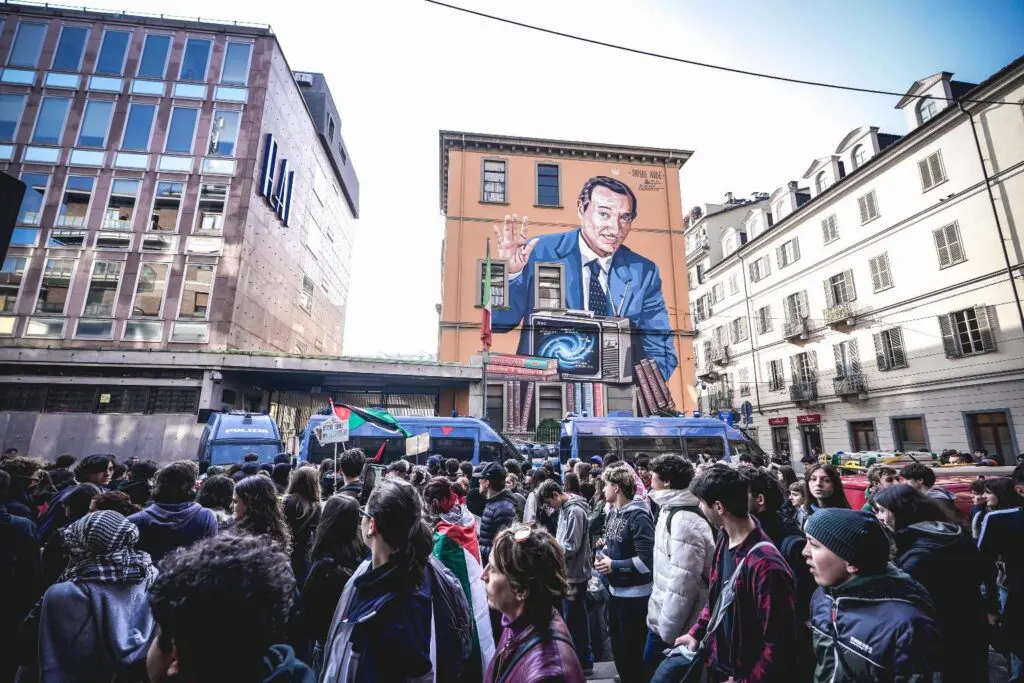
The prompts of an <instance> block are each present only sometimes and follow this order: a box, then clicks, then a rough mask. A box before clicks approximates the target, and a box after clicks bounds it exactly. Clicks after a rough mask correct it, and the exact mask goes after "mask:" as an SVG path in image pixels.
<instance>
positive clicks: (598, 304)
mask: <svg viewBox="0 0 1024 683" xmlns="http://www.w3.org/2000/svg"><path fill="white" fill-rule="evenodd" d="M587 268H589V269H590V300H589V301H588V302H587V303H588V304H589V305H588V306H587V310H588V311H593V312H594V313H597V314H598V315H608V297H607V295H605V293H604V287H602V286H601V264H600V263H599V262H598V261H597V259H594V260H593V261H591V262H590V263H588V264H587Z"/></svg>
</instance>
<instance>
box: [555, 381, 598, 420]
mask: <svg viewBox="0 0 1024 683" xmlns="http://www.w3.org/2000/svg"><path fill="white" fill-rule="evenodd" d="M604 404H605V396H604V385H603V384H601V383H599V382H566V383H565V410H566V412H570V413H580V414H583V413H585V414H587V415H589V416H590V417H604V416H605V405H604Z"/></svg>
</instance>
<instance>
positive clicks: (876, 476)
mask: <svg viewBox="0 0 1024 683" xmlns="http://www.w3.org/2000/svg"><path fill="white" fill-rule="evenodd" d="M899 483H900V473H899V472H898V471H896V468H895V467H889V466H888V465H882V464H880V463H875V464H874V465H872V466H871V467H869V468H868V488H867V490H866V491H865V492H864V507H862V508H861V510H863V511H864V512H870V513H871V514H874V513H875V509H874V508H873V507H872V505H871V498H872V496H874V495H875V492H877V491H881V490H882V489H886V488H889V487H890V486H896V484H899Z"/></svg>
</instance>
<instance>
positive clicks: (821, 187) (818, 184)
mask: <svg viewBox="0 0 1024 683" xmlns="http://www.w3.org/2000/svg"><path fill="white" fill-rule="evenodd" d="M814 189H815V191H816V192H817V194H821V193H822V192H824V191H825V190H826V189H828V176H826V175H825V172H824V171H822V172H820V173H819V174H818V175H817V176H815V177H814Z"/></svg>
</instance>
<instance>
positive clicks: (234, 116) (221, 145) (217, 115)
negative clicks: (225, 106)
mask: <svg viewBox="0 0 1024 683" xmlns="http://www.w3.org/2000/svg"><path fill="white" fill-rule="evenodd" d="M241 120H242V112H240V111H221V110H217V111H215V112H214V113H213V128H212V129H211V130H210V147H209V149H208V150H207V154H213V155H216V156H225V157H230V156H234V154H235V144H236V143H237V142H238V124H239V123H240V122H241Z"/></svg>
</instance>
